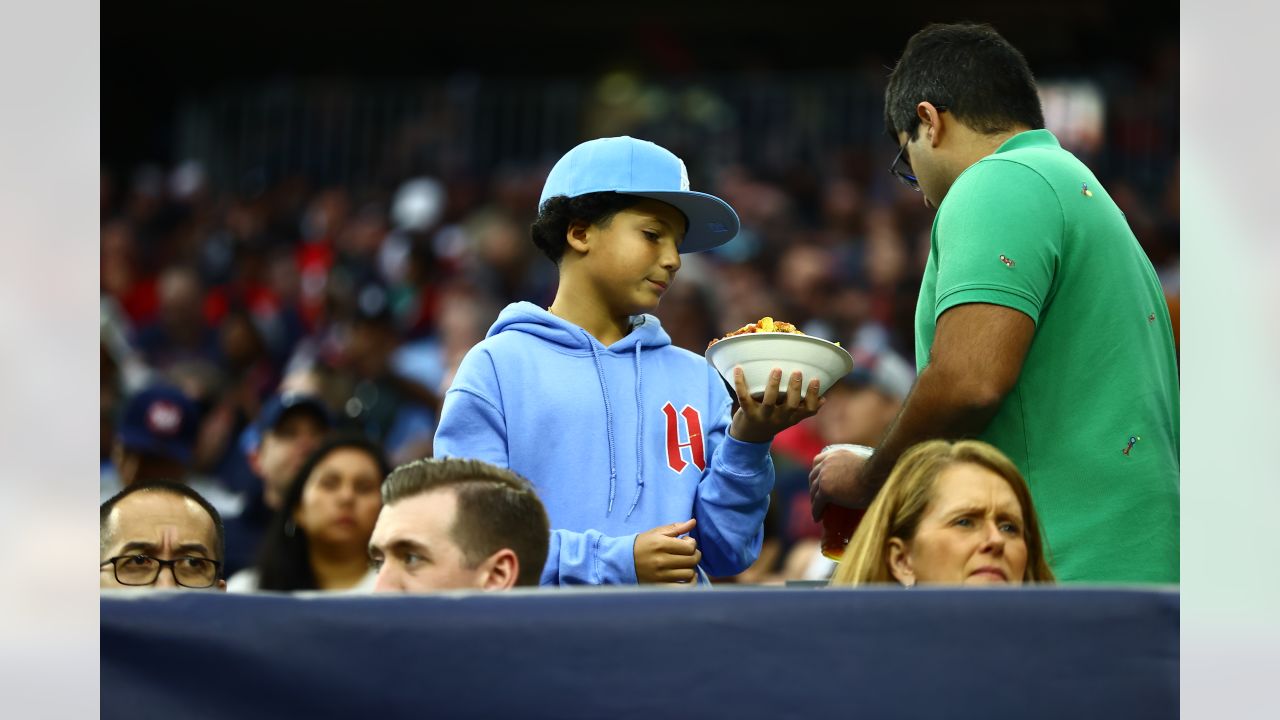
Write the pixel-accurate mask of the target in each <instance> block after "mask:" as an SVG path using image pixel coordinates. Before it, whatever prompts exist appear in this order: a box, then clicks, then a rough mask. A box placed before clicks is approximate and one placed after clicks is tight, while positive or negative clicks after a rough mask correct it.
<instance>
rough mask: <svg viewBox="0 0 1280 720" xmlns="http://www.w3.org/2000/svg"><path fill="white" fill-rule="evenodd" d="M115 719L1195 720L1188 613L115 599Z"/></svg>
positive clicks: (1071, 600) (1009, 594) (533, 598)
mask: <svg viewBox="0 0 1280 720" xmlns="http://www.w3.org/2000/svg"><path fill="white" fill-rule="evenodd" d="M101 611H102V614H101V701H102V717H104V718H152V717H154V718H235V719H237V720H241V719H248V718H272V719H273V720H279V719H281V718H300V717H335V718H402V717H416V718H486V719H487V718H686V717H688V718H721V717H724V718H747V717H752V718H755V717H759V718H811V719H814V720H818V719H822V720H826V719H827V718H837V717H839V718H1007V719H1014V718H1071V719H1072V720H1077V719H1080V718H1126V719H1131V718H1176V717H1177V716H1178V613H1179V597H1178V594H1177V593H1176V592H1174V591H1168V590H1131V589H1091V588H1090V589H1083V588H1071V589H1067V588H1053V589H1048V588H1042V589H1027V590H954V589H952V590H932V589H922V588H916V589H913V590H902V589H888V588H886V589H876V590H848V589H842V590H834V589H822V590H816V589H798V588H741V589H736V588H735V589H726V588H717V589H715V590H710V591H697V590H676V591H672V590H648V589H592V590H581V591H569V590H533V591H522V592H515V593H506V594H449V595H437V596H416V597H409V596H392V597H372V596H344V597H332V596H331V597H323V598H320V597H294V596H289V595H276V594H263V595H227V594H222V593H202V592H187V593H181V592H171V593H158V594H145V593H142V594H140V593H129V594H118V593H104V596H103V598H102V600H101Z"/></svg>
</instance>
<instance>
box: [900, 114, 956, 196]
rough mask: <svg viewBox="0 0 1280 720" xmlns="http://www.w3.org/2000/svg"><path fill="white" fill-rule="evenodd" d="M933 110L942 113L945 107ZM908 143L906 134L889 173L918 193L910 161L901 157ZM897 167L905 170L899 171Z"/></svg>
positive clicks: (918, 185) (909, 140)
mask: <svg viewBox="0 0 1280 720" xmlns="http://www.w3.org/2000/svg"><path fill="white" fill-rule="evenodd" d="M933 109H934V110H937V111H938V112H940V113H942V112H946V111H947V106H946V105H934V106H933ZM909 142H911V136H910V135H909V134H908V135H907V142H904V143H902V147H899V148H898V154H897V156H895V157H894V158H893V162H891V163H889V172H890V173H892V174H893V176H894V177H896V178H898V180H899V181H900V182H901V183H902V184H903V185H906V186H907V187H909V188H911V189H912V190H915V191H916V192H920V183H919V182H918V181H917V180H916V176H915V171H914V170H912V169H911V161H910V160H907V159H905V158H904V157H903V156H905V155H906V154H907V143H909ZM899 166H902V168H905V169H900V168H899Z"/></svg>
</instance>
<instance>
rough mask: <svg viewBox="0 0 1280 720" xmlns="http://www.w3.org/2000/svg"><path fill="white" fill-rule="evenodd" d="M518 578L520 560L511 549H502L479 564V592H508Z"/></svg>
mask: <svg viewBox="0 0 1280 720" xmlns="http://www.w3.org/2000/svg"><path fill="white" fill-rule="evenodd" d="M519 577H520V558H518V557H516V551H515V550H512V549H511V548H502V549H501V550H499V551H498V552H496V553H494V554H492V555H490V556H489V557H488V559H486V560H485V561H484V562H483V563H481V564H480V589H481V590H486V591H488V590H510V589H511V588H513V587H515V586H516V580H517V579H518V578H519Z"/></svg>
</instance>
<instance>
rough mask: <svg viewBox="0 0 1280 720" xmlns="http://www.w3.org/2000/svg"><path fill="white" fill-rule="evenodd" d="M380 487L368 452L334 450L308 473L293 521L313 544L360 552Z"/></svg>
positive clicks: (377, 507) (366, 541)
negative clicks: (348, 548)
mask: <svg viewBox="0 0 1280 720" xmlns="http://www.w3.org/2000/svg"><path fill="white" fill-rule="evenodd" d="M381 486H382V478H381V476H380V475H379V471H378V464H377V462H376V461H375V460H374V459H373V458H372V457H370V456H369V455H368V453H366V452H364V451H363V450H360V449H357V448H339V449H337V450H334V451H332V452H330V453H329V454H328V455H326V456H325V457H324V459H323V460H321V461H320V462H319V464H317V465H316V467H315V469H313V470H312V471H311V474H310V475H309V476H307V484H306V486H305V487H304V488H303V490H302V502H301V503H300V504H299V505H298V508H297V510H295V511H294V522H295V523H297V524H298V527H300V528H302V529H303V530H305V531H306V533H307V538H308V539H309V540H310V541H311V542H313V543H318V544H324V545H338V546H350V547H351V548H358V549H359V550H360V551H361V552H363V551H364V549H365V548H366V547H367V546H368V544H369V536H370V535H372V534H373V526H374V524H375V523H376V522H377V521H378V511H379V510H380V509H382V494H381Z"/></svg>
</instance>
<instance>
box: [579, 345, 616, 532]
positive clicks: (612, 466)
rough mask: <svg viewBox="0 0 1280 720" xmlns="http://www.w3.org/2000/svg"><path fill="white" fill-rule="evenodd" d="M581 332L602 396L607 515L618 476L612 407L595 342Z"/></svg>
mask: <svg viewBox="0 0 1280 720" xmlns="http://www.w3.org/2000/svg"><path fill="white" fill-rule="evenodd" d="M582 334H583V335H585V336H586V338H587V345H588V346H590V348H591V357H592V358H594V359H595V361H596V376H597V377H599V378H600V395H601V397H603V398H604V425H605V430H607V431H608V433H609V509H608V510H607V511H606V512H605V514H606V515H607V514H610V513H612V512H613V492H614V488H615V487H617V478H618V461H617V456H616V454H615V451H614V442H613V409H612V408H611V407H609V386H608V385H606V384H605V382H604V366H602V365H601V364H600V352H599V351H598V350H596V343H595V342H594V341H593V340H592V338H591V335H590V333H588V332H587V331H586V330H583V331H582Z"/></svg>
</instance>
